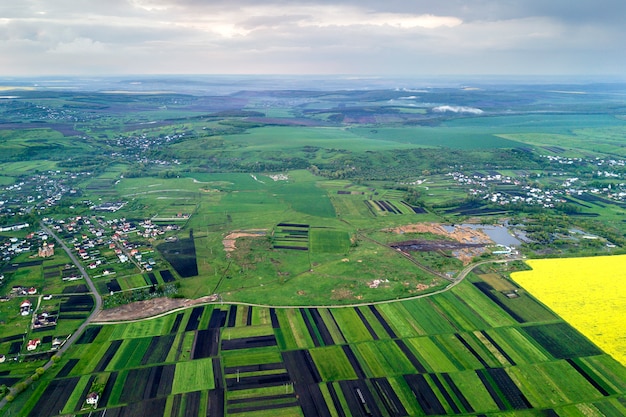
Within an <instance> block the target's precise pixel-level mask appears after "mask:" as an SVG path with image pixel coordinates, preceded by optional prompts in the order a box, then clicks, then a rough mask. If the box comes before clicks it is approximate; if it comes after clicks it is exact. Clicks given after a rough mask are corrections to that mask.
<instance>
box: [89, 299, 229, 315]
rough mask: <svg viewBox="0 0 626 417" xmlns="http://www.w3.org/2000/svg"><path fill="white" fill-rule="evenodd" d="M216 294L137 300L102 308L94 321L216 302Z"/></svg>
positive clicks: (152, 313)
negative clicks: (192, 297)
mask: <svg viewBox="0 0 626 417" xmlns="http://www.w3.org/2000/svg"><path fill="white" fill-rule="evenodd" d="M216 300H217V297H215V296H212V295H211V296H206V297H201V298H198V299H195V300H190V299H187V298H167V297H163V298H153V299H151V300H145V301H137V302H134V303H130V304H125V305H122V306H119V307H115V308H111V309H108V310H102V311H101V312H100V313H98V315H97V316H96V317H95V318H94V320H93V321H94V322H112V321H130V320H139V319H145V318H149V317H153V316H157V315H159V314H163V313H167V312H168V311H172V310H176V309H179V308H186V307H191V306H194V305H197V304H203V303H209V302H214V301H216Z"/></svg>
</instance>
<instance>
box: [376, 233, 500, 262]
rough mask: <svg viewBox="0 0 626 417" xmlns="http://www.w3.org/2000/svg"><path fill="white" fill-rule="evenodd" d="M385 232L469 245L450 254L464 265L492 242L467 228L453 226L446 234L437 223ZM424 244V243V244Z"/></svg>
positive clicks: (483, 234) (487, 237)
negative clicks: (436, 237) (446, 239)
mask: <svg viewBox="0 0 626 417" xmlns="http://www.w3.org/2000/svg"><path fill="white" fill-rule="evenodd" d="M384 231H386V232H394V233H398V234H400V233H432V234H435V235H439V236H444V237H446V238H449V239H452V240H455V241H457V242H459V243H462V244H467V245H471V246H468V247H464V248H458V249H456V250H454V251H453V252H452V255H453V256H454V257H455V258H457V259H459V260H461V261H462V262H463V264H464V265H467V264H469V263H470V262H471V261H472V259H473V258H474V257H475V256H478V255H480V254H481V253H482V252H483V251H484V248H483V246H486V245H491V244H493V241H492V240H491V239H490V238H489V236H487V235H486V234H485V233H484V232H482V231H480V230H475V229H472V228H469V227H463V226H454V230H453V231H452V232H448V231H447V230H446V229H444V228H443V226H442V225H441V224H439V223H417V224H409V225H405V226H400V227H396V228H392V229H385V230H384ZM424 243H426V242H424Z"/></svg>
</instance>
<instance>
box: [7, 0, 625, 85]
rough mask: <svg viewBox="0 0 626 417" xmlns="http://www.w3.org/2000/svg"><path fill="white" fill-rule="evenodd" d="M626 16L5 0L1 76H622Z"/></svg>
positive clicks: (416, 5)
mask: <svg viewBox="0 0 626 417" xmlns="http://www.w3.org/2000/svg"><path fill="white" fill-rule="evenodd" d="M624 21H626V2H625V1H624V0H594V1H591V0H567V1H566V0H472V1H470V0H387V1H373V0H333V1H330V0H317V1H313V0H311V1H309V0H290V1H286V0H275V1H253V0H228V1H224V0H175V1H174V0H107V1H100V0H98V1H96V0H80V1H76V0H51V1H41V0H19V1H8V0H5V1H3V2H2V4H0V56H1V57H2V58H1V59H0V76H19V75H26V76H37V75H59V74H67V75H72V74H74V75H104V74H108V75H115V74H357V75H358V74H362V75H364V74H379V75H388V76H419V75H459V74H519V75H539V74H541V75H557V74H563V75H576V74H586V75H595V76H603V75H613V76H614V75H620V74H623V73H624V69H625V68H626V53H624V45H625V44H626V25H624Z"/></svg>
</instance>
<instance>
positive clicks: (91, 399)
mask: <svg viewBox="0 0 626 417" xmlns="http://www.w3.org/2000/svg"><path fill="white" fill-rule="evenodd" d="M98 400H100V396H99V395H98V393H97V392H90V393H89V394H88V395H87V398H86V399H85V402H86V403H87V404H89V405H93V407H94V408H97V407H98Z"/></svg>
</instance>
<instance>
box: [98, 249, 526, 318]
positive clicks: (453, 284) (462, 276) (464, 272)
mask: <svg viewBox="0 0 626 417" xmlns="http://www.w3.org/2000/svg"><path fill="white" fill-rule="evenodd" d="M521 259H522V258H509V259H498V260H486V261H481V262H477V263H475V264H471V265H468V266H466V267H465V268H464V269H463V270H462V271H461V272H460V273H459V276H458V278H457V279H456V280H455V281H453V282H451V283H450V284H448V285H447V286H446V287H445V288H442V289H441V290H437V291H433V292H431V293H428V294H420V295H414V296H412V297H406V298H395V299H392V300H384V301H373V302H369V303H357V304H339V305H297V306H278V305H269V304H254V303H245V302H241V301H228V302H224V301H207V302H201V303H198V304H194V305H193V307H197V306H202V305H217V304H220V305H224V304H226V305H240V306H249V307H261V308H275V309H285V310H286V309H300V308H313V309H315V308H344V307H345V308H355V307H367V306H370V305H377V304H388V303H397V302H403V301H410V300H418V299H420V298H426V297H432V296H434V295H437V294H442V293H444V292H447V291H449V290H451V289H452V288H454V287H456V286H457V285H459V284H460V283H461V282H462V281H463V280H464V279H465V277H466V276H467V274H469V273H470V272H471V271H472V270H473V269H474V268H476V267H477V266H480V265H484V264H488V263H507V262H513V261H519V260H521ZM189 307H190V306H182V307H178V308H175V309H173V310H168V311H164V312H162V313H159V314H156V315H154V316H150V317H142V318H138V319H129V320H116V321H98V320H97V319H95V320H93V321H92V322H91V324H100V325H104V324H123V323H133V322H139V321H143V320H151V319H154V318H159V317H163V316H167V315H168V314H172V313H176V312H180V311H184V310H186V309H188V308H189Z"/></svg>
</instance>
